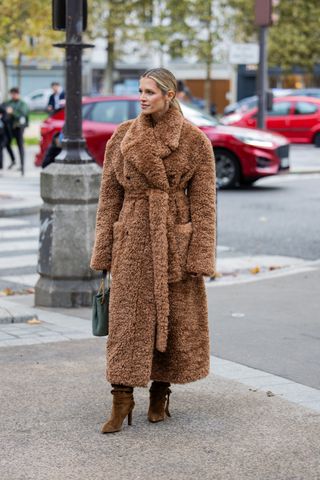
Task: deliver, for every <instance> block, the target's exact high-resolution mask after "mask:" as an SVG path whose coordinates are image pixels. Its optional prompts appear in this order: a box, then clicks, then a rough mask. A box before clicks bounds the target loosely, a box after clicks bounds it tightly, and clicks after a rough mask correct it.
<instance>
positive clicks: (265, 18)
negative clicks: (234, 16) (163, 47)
mask: <svg viewBox="0 0 320 480" xmlns="http://www.w3.org/2000/svg"><path fill="white" fill-rule="evenodd" d="M272 6H273V2H272V0H256V4H255V24H256V25H257V26H259V27H270V26H271V25H272Z"/></svg>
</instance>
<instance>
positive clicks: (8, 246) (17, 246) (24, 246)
mask: <svg viewBox="0 0 320 480" xmlns="http://www.w3.org/2000/svg"><path fill="white" fill-rule="evenodd" d="M38 246H39V242H38V240H24V239H21V241H20V242H3V243H1V244H0V254H1V253H2V252H19V251H21V250H37V249H38Z"/></svg>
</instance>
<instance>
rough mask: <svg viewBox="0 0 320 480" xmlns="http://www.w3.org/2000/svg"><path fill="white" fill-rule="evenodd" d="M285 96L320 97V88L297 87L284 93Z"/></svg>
mask: <svg viewBox="0 0 320 480" xmlns="http://www.w3.org/2000/svg"><path fill="white" fill-rule="evenodd" d="M283 96H284V97H288V96H290V97H292V96H293V97H300V96H302V97H313V98H320V88H296V89H294V90H292V91H291V92H290V93H288V94H283Z"/></svg>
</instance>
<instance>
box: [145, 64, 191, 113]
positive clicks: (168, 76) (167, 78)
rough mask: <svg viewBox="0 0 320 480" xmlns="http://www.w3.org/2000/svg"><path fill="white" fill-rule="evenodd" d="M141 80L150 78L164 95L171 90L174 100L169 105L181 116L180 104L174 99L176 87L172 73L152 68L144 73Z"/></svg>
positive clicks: (163, 69)
mask: <svg viewBox="0 0 320 480" xmlns="http://www.w3.org/2000/svg"><path fill="white" fill-rule="evenodd" d="M142 78H151V79H152V80H154V81H155V82H156V84H157V86H158V87H159V88H160V90H161V91H162V93H164V94H166V93H168V91H169V90H172V91H173V92H174V98H173V99H172V100H171V102H170V104H171V105H172V107H174V108H176V109H178V110H179V112H180V113H181V115H182V110H181V107H180V104H179V102H178V100H177V99H176V93H177V88H178V85H177V80H176V77H175V76H174V75H173V73H171V72H170V71H169V70H167V69H166V68H152V69H150V70H147V71H146V72H144V74H143V75H142Z"/></svg>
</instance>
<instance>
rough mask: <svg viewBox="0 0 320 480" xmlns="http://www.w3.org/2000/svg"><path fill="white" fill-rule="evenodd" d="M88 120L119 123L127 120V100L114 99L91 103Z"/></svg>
mask: <svg viewBox="0 0 320 480" xmlns="http://www.w3.org/2000/svg"><path fill="white" fill-rule="evenodd" d="M87 118H88V120H91V121H92V122H99V123H116V124H117V123H121V122H125V121H126V120H128V102H127V101H126V100H114V101H110V102H96V103H92V109H91V110H90V112H89V113H88V117H87Z"/></svg>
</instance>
